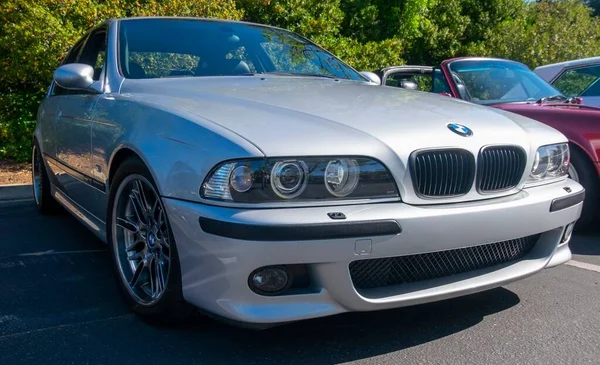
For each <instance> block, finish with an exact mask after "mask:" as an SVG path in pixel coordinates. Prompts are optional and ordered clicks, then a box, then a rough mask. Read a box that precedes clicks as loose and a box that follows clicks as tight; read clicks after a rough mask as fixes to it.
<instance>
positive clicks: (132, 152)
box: [106, 145, 161, 194]
mask: <svg viewBox="0 0 600 365" xmlns="http://www.w3.org/2000/svg"><path fill="white" fill-rule="evenodd" d="M130 158H135V159H138V160H139V161H140V162H142V163H143V164H144V166H146V168H147V169H148V171H149V172H150V175H151V176H152V179H153V180H154V183H155V184H156V187H157V188H158V193H159V194H161V187H160V185H159V180H158V179H157V178H156V174H155V172H154V171H153V170H152V168H151V167H150V164H149V163H148V161H147V160H146V159H145V158H144V157H143V155H142V154H141V153H140V152H139V151H138V150H137V149H135V148H133V147H132V146H129V145H123V146H120V147H119V148H117V149H115V151H114V152H113V154H112V156H111V158H110V160H109V163H108V178H107V181H106V185H107V186H106V188H107V190H106V191H107V192H109V191H110V188H111V186H112V183H113V179H114V177H115V174H116V172H117V170H118V169H119V167H120V166H121V165H122V164H123V163H124V162H125V161H127V160H128V159H130Z"/></svg>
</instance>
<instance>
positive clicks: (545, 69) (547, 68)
mask: <svg viewBox="0 0 600 365" xmlns="http://www.w3.org/2000/svg"><path fill="white" fill-rule="evenodd" d="M593 64H600V57H590V58H581V59H578V60H571V61H565V62H558V63H552V64H549V65H544V66H540V67H536V69H535V70H533V71H534V72H535V73H536V74H538V75H540V77H541V78H543V79H544V80H546V81H548V82H552V81H554V79H556V78H557V77H558V76H559V75H560V74H562V72H563V70H565V69H567V68H571V67H577V66H584V65H593Z"/></svg>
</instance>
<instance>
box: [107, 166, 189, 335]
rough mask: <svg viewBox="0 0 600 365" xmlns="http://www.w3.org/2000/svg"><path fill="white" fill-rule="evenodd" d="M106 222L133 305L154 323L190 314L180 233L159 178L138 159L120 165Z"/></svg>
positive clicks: (117, 271) (118, 273)
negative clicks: (173, 225)
mask: <svg viewBox="0 0 600 365" xmlns="http://www.w3.org/2000/svg"><path fill="white" fill-rule="evenodd" d="M140 191H141V192H142V194H140ZM144 209H145V210H144ZM136 212H137V213H136ZM161 212H162V213H161ZM106 222H107V242H108V244H109V247H110V248H111V252H112V257H113V263H114V265H113V266H114V270H115V274H116V277H117V281H118V285H119V287H120V289H121V293H122V294H123V297H124V299H125V302H126V303H127V305H128V306H129V307H130V308H131V310H132V311H133V312H134V313H135V314H136V315H138V317H140V318H142V319H143V320H145V321H148V322H151V323H154V324H169V323H177V322H181V321H183V320H185V319H187V318H188V317H189V316H190V315H191V314H192V312H193V307H192V306H191V305H189V304H188V303H186V302H185V300H184V299H183V293H182V289H181V268H180V265H179V256H178V253H177V247H176V245H175V239H174V238H173V233H172V231H171V227H170V224H169V221H168V217H167V215H166V211H165V210H164V206H163V204H162V201H161V199H160V195H159V194H158V189H157V187H156V184H155V182H154V180H153V179H152V176H151V174H150V172H149V171H148V169H147V168H146V166H145V165H144V164H143V163H142V161H140V160H139V159H137V158H130V159H127V160H125V161H124V162H123V163H122V164H121V165H120V166H119V168H118V169H117V171H116V173H115V177H114V179H113V182H112V183H111V188H110V192H109V202H108V209H107V219H106ZM117 223H118V224H117Z"/></svg>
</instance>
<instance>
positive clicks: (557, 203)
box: [550, 190, 585, 212]
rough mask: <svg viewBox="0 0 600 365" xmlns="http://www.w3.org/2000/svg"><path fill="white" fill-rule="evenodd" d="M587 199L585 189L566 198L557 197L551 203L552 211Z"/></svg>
mask: <svg viewBox="0 0 600 365" xmlns="http://www.w3.org/2000/svg"><path fill="white" fill-rule="evenodd" d="M584 200H585V190H582V191H580V192H579V193H577V194H573V195H569V196H565V197H564V198H556V199H554V200H553V201H552V204H550V212H557V211H559V210H563V209H566V208H569V207H572V206H573V205H577V204H579V203H581V202H582V201H584Z"/></svg>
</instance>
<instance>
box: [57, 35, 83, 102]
mask: <svg viewBox="0 0 600 365" xmlns="http://www.w3.org/2000/svg"><path fill="white" fill-rule="evenodd" d="M86 38H87V35H86V36H85V37H83V38H82V39H81V40H80V41H79V42H77V43H76V44H75V46H73V48H71V50H70V51H69V53H68V54H67V55H66V57H65V58H64V59H63V61H62V63H61V64H60V65H61V66H62V65H68V64H69V63H75V62H77V58H78V57H79V54H80V53H81V49H82V48H83V45H84V44H85V39H86ZM76 93H77V92H76V91H73V90H67V89H63V88H62V87H60V86H58V85H57V84H56V83H54V84H53V85H52V94H51V96H55V95H69V94H76Z"/></svg>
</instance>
